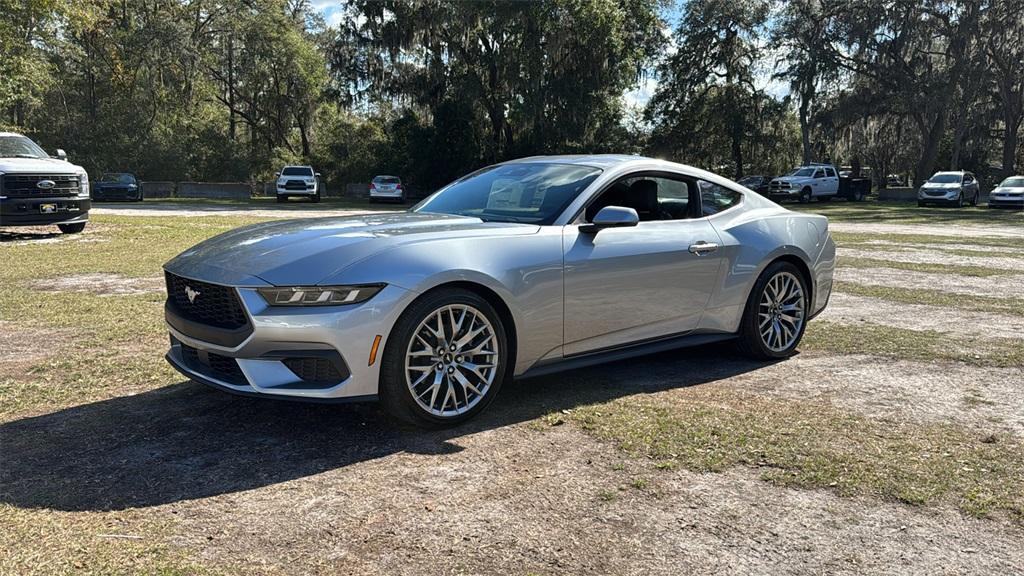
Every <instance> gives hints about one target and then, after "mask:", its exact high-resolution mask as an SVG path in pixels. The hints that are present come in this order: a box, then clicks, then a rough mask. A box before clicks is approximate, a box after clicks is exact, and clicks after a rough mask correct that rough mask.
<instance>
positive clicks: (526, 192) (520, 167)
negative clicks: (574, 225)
mask: <svg viewBox="0 0 1024 576" xmlns="http://www.w3.org/2000/svg"><path fill="white" fill-rule="evenodd" d="M600 173H601V170H599V169H597V168H593V167H590V166H577V165H575V164H546V163H539V162H538V163H533V162H529V163H517V164H499V165H496V166H489V167H487V168H484V169H482V170H478V171H476V172H474V173H472V174H470V175H469V176H465V177H463V178H461V179H459V180H456V181H455V182H453V183H452V184H449V185H448V186H447V187H445V188H442V189H441V190H440V191H439V192H438V193H437V194H434V195H433V196H431V197H430V198H428V199H427V200H425V201H424V202H423V203H422V204H420V205H419V206H417V207H416V208H415V211H416V212H438V213H442V214H459V215H462V216H476V217H477V218H480V219H482V220H485V221H496V222H526V223H530V224H551V223H552V222H554V221H555V218H557V217H558V215H559V214H561V213H562V211H563V210H565V208H566V206H568V205H569V203H570V202H572V201H573V200H574V199H575V198H576V196H578V195H579V193H580V192H582V191H583V190H584V189H586V187H587V186H589V185H590V183H591V182H593V181H594V179H595V178H597V176H598V175H599V174H600Z"/></svg>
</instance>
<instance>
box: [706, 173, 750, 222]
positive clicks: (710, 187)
mask: <svg viewBox="0 0 1024 576" xmlns="http://www.w3.org/2000/svg"><path fill="white" fill-rule="evenodd" d="M699 186H700V206H701V212H702V213H703V214H704V215H705V216H711V215H713V214H718V213H719V212H722V211H724V210H728V209H729V208H732V207H733V206H736V205H737V204H739V203H740V201H741V200H742V199H743V195H742V194H740V193H739V192H737V191H735V190H731V189H729V188H726V187H725V186H719V185H718V184H712V183H711V182H706V181H703V180H701V181H700V183H699Z"/></svg>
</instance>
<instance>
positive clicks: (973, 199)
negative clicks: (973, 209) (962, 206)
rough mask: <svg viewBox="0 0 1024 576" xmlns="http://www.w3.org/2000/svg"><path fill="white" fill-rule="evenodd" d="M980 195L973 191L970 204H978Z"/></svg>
mask: <svg viewBox="0 0 1024 576" xmlns="http://www.w3.org/2000/svg"><path fill="white" fill-rule="evenodd" d="M980 195H981V193H980V192H975V193H974V196H973V197H971V206H977V205H978V196H980Z"/></svg>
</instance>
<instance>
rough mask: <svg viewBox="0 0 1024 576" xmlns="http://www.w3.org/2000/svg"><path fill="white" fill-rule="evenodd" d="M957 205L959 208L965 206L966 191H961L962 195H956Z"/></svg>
mask: <svg viewBox="0 0 1024 576" xmlns="http://www.w3.org/2000/svg"><path fill="white" fill-rule="evenodd" d="M956 207H957V208H963V207H964V193H963V192H961V193H960V195H959V196H957V197H956Z"/></svg>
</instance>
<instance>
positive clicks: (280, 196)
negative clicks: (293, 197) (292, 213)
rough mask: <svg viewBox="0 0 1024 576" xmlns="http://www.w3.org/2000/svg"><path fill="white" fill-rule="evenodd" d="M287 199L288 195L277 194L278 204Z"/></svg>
mask: <svg viewBox="0 0 1024 576" xmlns="http://www.w3.org/2000/svg"><path fill="white" fill-rule="evenodd" d="M286 200H288V197H287V196H283V195H281V194H278V195H277V203H278V204H280V203H282V202H284V201H286Z"/></svg>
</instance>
